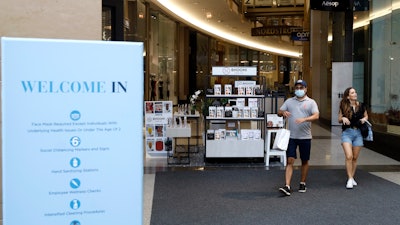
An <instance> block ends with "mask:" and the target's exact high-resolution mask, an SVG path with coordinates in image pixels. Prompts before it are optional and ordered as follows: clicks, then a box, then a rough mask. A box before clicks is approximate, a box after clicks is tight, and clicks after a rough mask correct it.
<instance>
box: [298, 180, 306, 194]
mask: <svg viewBox="0 0 400 225" xmlns="http://www.w3.org/2000/svg"><path fill="white" fill-rule="evenodd" d="M306 191H307V187H306V183H304V182H300V187H299V192H301V193H304V192H306Z"/></svg>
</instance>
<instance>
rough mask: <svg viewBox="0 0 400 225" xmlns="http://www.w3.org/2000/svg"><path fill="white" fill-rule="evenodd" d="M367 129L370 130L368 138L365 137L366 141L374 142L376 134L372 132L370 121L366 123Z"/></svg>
mask: <svg viewBox="0 0 400 225" xmlns="http://www.w3.org/2000/svg"><path fill="white" fill-rule="evenodd" d="M364 124H366V126H367V129H368V134H367V136H365V137H364V141H373V140H374V133H373V132H372V124H371V123H370V122H369V121H365V123H364Z"/></svg>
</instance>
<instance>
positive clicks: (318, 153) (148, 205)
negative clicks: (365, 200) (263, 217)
mask: <svg viewBox="0 0 400 225" xmlns="http://www.w3.org/2000/svg"><path fill="white" fill-rule="evenodd" d="M312 132H313V142H312V150H311V159H310V162H309V163H310V171H312V170H313V169H315V170H317V169H318V170H334V169H344V154H343V150H342V148H341V145H340V133H341V128H340V127H339V126H334V127H328V126H325V125H320V124H318V123H314V124H313V127H312ZM191 157H193V158H194V157H196V156H192V155H191ZM200 157H201V156H200ZM299 165H300V160H299V159H297V160H296V163H295V166H296V167H295V169H296V170H299ZM227 167H234V168H235V169H241V168H242V169H246V168H248V167H254V168H255V169H259V170H284V167H283V165H282V164H281V163H280V162H278V160H273V162H271V164H270V166H269V167H265V166H264V165H262V164H261V163H258V164H257V163H254V164H248V163H244V164H242V163H237V164H232V163H230V164H223V163H221V164H207V163H204V160H201V159H200V160H197V161H196V160H192V161H191V164H190V165H182V166H171V165H168V164H167V160H166V159H165V158H157V159H154V158H152V159H149V158H145V159H144V188H143V190H144V217H143V218H144V224H146V225H148V224H150V219H151V214H152V204H153V194H154V193H153V191H154V183H155V179H156V173H157V172H159V171H181V170H194V171H196V170H198V171H203V170H220V169H226V168H227ZM358 170H362V171H366V172H368V173H371V174H374V175H376V176H379V177H381V178H384V179H386V180H389V181H391V182H394V183H396V184H398V185H400V162H399V161H396V160H393V159H391V158H388V157H386V156H383V155H381V154H378V153H376V152H374V151H372V150H370V149H367V148H363V149H362V151H361V154H360V157H359V160H358ZM356 178H357V174H356ZM338 182H340V181H338ZM342 183H343V189H345V183H346V180H343V181H342ZM282 184H283V177H282ZM277 185H280V184H277ZM363 185H368V184H366V181H359V185H358V187H357V188H362V187H363ZM309 192H311V191H309ZM276 193H277V195H279V192H278V190H276ZM305 194H310V195H312V194H311V193H305ZM177 201H179V199H178V200H177ZM152 224H154V223H152Z"/></svg>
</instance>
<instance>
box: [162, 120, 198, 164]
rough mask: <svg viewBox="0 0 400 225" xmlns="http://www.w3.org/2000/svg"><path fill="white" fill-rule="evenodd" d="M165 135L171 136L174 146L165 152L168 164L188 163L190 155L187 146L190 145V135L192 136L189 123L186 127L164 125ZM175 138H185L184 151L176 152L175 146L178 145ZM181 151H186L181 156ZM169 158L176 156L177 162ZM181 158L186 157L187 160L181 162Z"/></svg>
mask: <svg viewBox="0 0 400 225" xmlns="http://www.w3.org/2000/svg"><path fill="white" fill-rule="evenodd" d="M166 136H167V137H171V138H173V140H174V141H173V143H172V145H173V146H174V148H173V149H172V151H169V152H167V163H168V164H170V165H171V164H190V155H189V153H190V152H189V147H190V145H189V144H190V143H189V142H190V137H191V136H192V130H191V127H190V126H189V125H187V126H186V127H180V126H176V127H168V126H167V127H166ZM177 138H187V141H188V142H187V148H186V151H185V152H178V151H177V147H178V145H176V139H177ZM182 153H186V154H185V155H184V156H183V157H182V156H181V154H182ZM171 158H178V161H179V162H171V160H170V159H171ZM182 158H185V159H186V158H187V162H182Z"/></svg>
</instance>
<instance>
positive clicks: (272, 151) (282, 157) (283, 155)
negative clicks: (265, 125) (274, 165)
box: [264, 129, 286, 166]
mask: <svg viewBox="0 0 400 225" xmlns="http://www.w3.org/2000/svg"><path fill="white" fill-rule="evenodd" d="M278 130H279V129H269V130H267V137H266V138H267V142H266V146H265V159H264V161H265V166H269V159H270V157H271V156H279V157H280V162H281V163H283V166H286V151H282V150H278V149H271V136H272V133H276V132H278Z"/></svg>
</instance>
